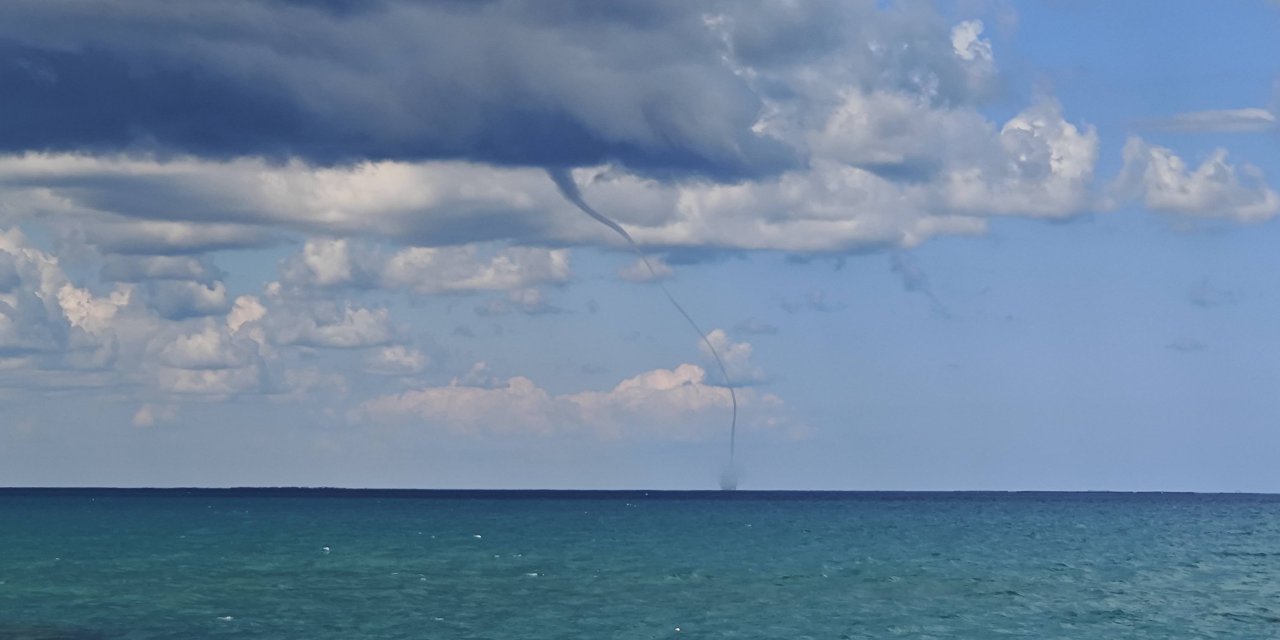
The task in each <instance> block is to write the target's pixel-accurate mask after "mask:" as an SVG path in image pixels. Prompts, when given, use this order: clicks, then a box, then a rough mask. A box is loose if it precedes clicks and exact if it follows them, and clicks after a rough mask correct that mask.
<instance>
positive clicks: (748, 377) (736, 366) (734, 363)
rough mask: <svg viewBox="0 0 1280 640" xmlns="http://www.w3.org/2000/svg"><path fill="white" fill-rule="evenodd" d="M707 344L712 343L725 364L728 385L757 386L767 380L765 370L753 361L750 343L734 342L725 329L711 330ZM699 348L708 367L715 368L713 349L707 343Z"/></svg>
mask: <svg viewBox="0 0 1280 640" xmlns="http://www.w3.org/2000/svg"><path fill="white" fill-rule="evenodd" d="M707 342H710V343H711V346H712V347H715V350H716V353H718V354H719V355H720V362H723V363H724V368H725V372H726V373H728V375H729V380H728V383H730V384H732V385H733V386H735V387H736V386H741V385H750V384H756V383H759V382H763V381H764V380H765V375H764V369H761V368H760V367H759V366H757V365H756V364H755V363H754V362H752V361H751V352H752V350H753V348H752V346H751V343H750V342H746V341H743V342H734V341H733V340H732V339H730V338H729V335H728V334H727V333H725V332H724V329H713V330H711V332H710V333H708V334H707ZM698 348H699V350H701V351H702V355H703V357H704V358H705V359H706V360H707V361H708V365H710V366H712V367H714V366H715V359H714V358H713V357H712V353H711V349H710V348H709V347H708V346H707V344H706V342H699V343H698ZM718 382H720V383H721V384H725V383H726V381H724V380H720V381H718Z"/></svg>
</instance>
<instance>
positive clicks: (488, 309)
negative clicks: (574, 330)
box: [475, 288, 564, 316]
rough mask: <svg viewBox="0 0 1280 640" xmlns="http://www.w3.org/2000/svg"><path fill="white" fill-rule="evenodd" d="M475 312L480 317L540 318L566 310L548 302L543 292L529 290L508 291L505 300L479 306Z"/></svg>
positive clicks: (491, 301) (492, 301)
mask: <svg viewBox="0 0 1280 640" xmlns="http://www.w3.org/2000/svg"><path fill="white" fill-rule="evenodd" d="M475 311H476V315H479V316H504V315H507V314H509V313H523V314H525V315H530V316H539V315H545V314H553V313H563V312H564V309H561V308H560V307H557V306H555V305H553V304H551V303H549V302H547V300H546V298H545V297H543V295H542V291H540V290H538V289H533V288H528V289H514V290H511V291H508V292H507V297H506V298H505V299H497V300H490V301H489V302H487V303H485V304H482V305H479V306H477V307H476V308H475Z"/></svg>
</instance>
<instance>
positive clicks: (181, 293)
mask: <svg viewBox="0 0 1280 640" xmlns="http://www.w3.org/2000/svg"><path fill="white" fill-rule="evenodd" d="M146 288H147V292H148V294H147V300H148V302H149V303H150V304H151V306H152V307H153V308H155V310H156V311H157V312H158V313H159V314H160V315H161V316H162V317H164V318H168V319H170V320H181V319H183V318H196V317H201V316H211V315H220V314H223V313H226V312H227V310H228V309H229V308H230V306H231V301H230V300H228V298H227V287H226V285H224V284H223V283H221V282H212V283H210V284H201V283H199V282H191V281H181V280H152V281H150V282H148V283H147V286H146Z"/></svg>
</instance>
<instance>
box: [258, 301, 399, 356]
mask: <svg viewBox="0 0 1280 640" xmlns="http://www.w3.org/2000/svg"><path fill="white" fill-rule="evenodd" d="M268 322H269V323H270V326H271V329H272V336H273V337H274V340H275V341H276V342H278V343H279V344H283V345H301V346H307V347H321V348H328V349H360V348H365V347H378V346H383V345H386V344H389V343H391V342H394V341H395V338H396V334H397V331H396V329H395V328H394V327H393V326H392V325H391V315H390V313H389V312H388V311H387V310H386V309H366V308H363V307H356V306H352V305H351V304H349V303H348V304H347V305H345V306H340V305H337V304H334V303H332V302H322V303H316V304H310V305H306V306H299V307H297V308H292V309H288V310H286V311H283V312H282V313H281V314H278V315H275V316H271V317H269V318H268Z"/></svg>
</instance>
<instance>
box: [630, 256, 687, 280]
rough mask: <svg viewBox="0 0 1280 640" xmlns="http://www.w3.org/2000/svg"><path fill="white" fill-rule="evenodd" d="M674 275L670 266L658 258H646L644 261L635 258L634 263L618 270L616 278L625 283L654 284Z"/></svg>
mask: <svg viewBox="0 0 1280 640" xmlns="http://www.w3.org/2000/svg"><path fill="white" fill-rule="evenodd" d="M645 262H648V264H647V265H646V264H645ZM674 274H675V272H674V271H672V270H671V266H670V265H668V264H667V263H666V262H665V261H664V260H663V259H662V258H660V257H658V256H653V257H646V258H645V259H644V260H641V259H639V258H636V261H635V262H632V263H631V264H629V265H627V266H625V267H622V268H621V269H618V277H619V278H622V279H623V280H626V281H627V282H654V281H657V280H665V279H667V278H670V277H671V276H673V275H674Z"/></svg>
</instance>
